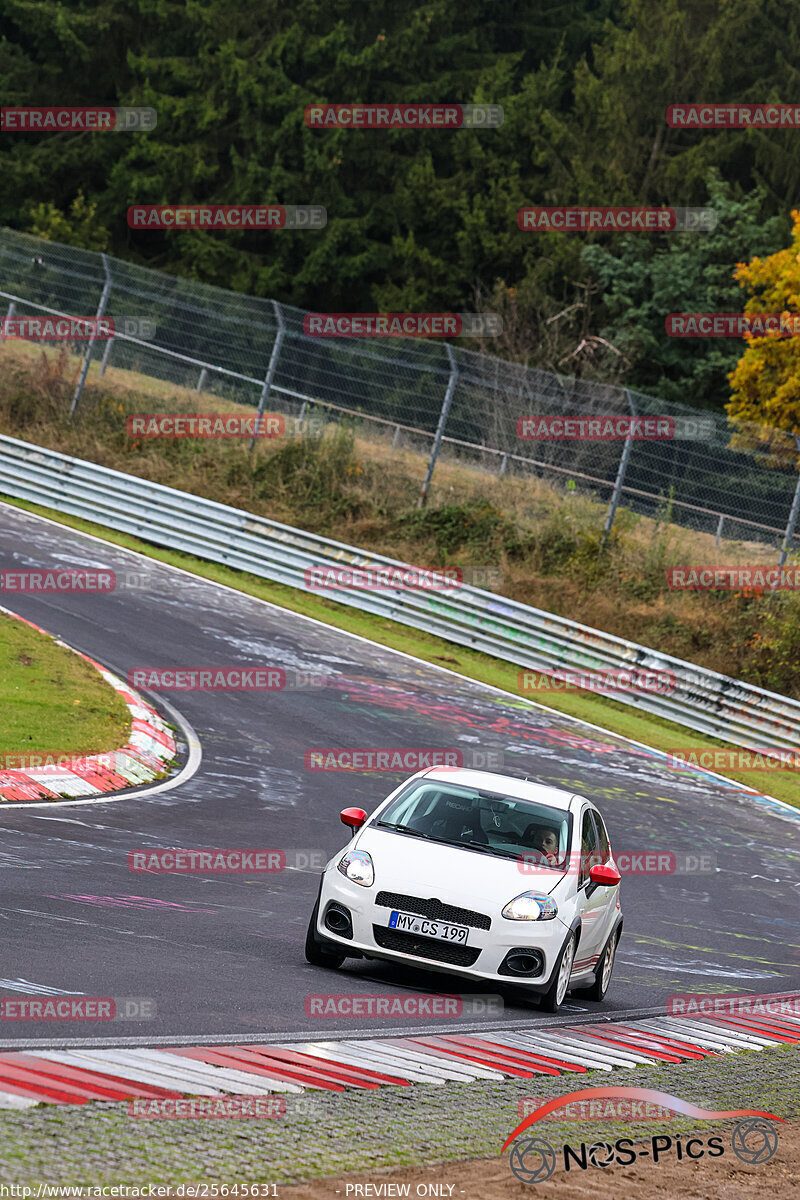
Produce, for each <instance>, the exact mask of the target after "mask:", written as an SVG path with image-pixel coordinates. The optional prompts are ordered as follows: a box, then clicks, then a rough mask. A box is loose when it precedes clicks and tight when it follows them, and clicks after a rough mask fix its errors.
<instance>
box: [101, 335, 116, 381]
mask: <svg viewBox="0 0 800 1200" xmlns="http://www.w3.org/2000/svg"><path fill="white" fill-rule="evenodd" d="M113 345H114V339H113V337H112V338H109V339H108V341H107V342H106V348H105V350H104V351H103V360H102V362H101V363H100V374H101V376H102V375H105V373H106V367H107V366H108V360H109V358H110V357H111V350H112V347H113Z"/></svg>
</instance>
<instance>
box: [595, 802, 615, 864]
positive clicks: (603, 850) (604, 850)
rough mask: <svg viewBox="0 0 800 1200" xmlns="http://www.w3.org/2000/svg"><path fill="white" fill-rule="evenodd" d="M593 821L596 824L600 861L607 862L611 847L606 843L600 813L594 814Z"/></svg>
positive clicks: (606, 837)
mask: <svg viewBox="0 0 800 1200" xmlns="http://www.w3.org/2000/svg"><path fill="white" fill-rule="evenodd" d="M594 823H595V825H596V826H597V852H598V854H599V855H601V856H602V857H601V858H600V862H601V863H607V862H608V860H609V858H610V857H611V847H610V846H609V844H608V834H607V833H606V827H605V825H604V824H603V818H602V817H601V816H600V813H597V812H596V813H595V814H594Z"/></svg>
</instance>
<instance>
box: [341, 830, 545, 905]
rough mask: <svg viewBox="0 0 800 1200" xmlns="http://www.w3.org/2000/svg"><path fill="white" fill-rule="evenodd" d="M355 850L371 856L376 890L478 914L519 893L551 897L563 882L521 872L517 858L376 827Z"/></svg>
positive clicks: (364, 834)
mask: <svg viewBox="0 0 800 1200" xmlns="http://www.w3.org/2000/svg"><path fill="white" fill-rule="evenodd" d="M353 849H358V850H366V851H367V853H368V854H371V855H372V860H373V863H374V865H375V887H376V889H377V890H378V891H387V892H404V893H406V894H407V895H412V896H419V897H421V898H422V899H425V900H427V899H429V898H431V897H434V896H435V897H436V898H437V899H438V900H441V901H443V902H444V903H447V904H459V905H461V906H462V907H464V908H473V909H477V910H479V911H486V906H487V905H491V906H492V907H497V906H498V905H499V906H500V907H501V908H502V907H503V905H505V904H507V903H508V901H509V900H512V899H513V898H514V896H518V895H519V894H520V892H528V891H535V892H539V893H541V894H542V895H545V896H547V895H549V894H550V893H551V892H553V891H554V890H555V889H556V888H557V887H558V884H559V883H560V882H561V880H562V879H564V873H563V872H562V873H558V874H557V873H556V872H555V871H553V872H550V871H547V870H538V871H536V872H535V873H533V874H532V873H528V872H524V871H522V870H521V869H520V868H521V866H522V864H521V863H518V862H517V861H516V860H515V859H510V858H509V859H506V858H498V857H495V856H494V855H491V854H483V853H481V852H480V851H479V850H468V849H464V848H463V847H460V846H445V845H443V844H442V843H441V842H426V841H425V840H424V839H423V838H416V837H412V836H409V835H408V834H402V833H393V832H392V831H391V830H388V829H377V828H376V827H375V826H368V827H367V828H366V829H364V830H362V832H361V834H360V836H359V838H358V840H357V842H356V843H355V845H354V846H353Z"/></svg>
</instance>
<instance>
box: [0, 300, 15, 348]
mask: <svg viewBox="0 0 800 1200" xmlns="http://www.w3.org/2000/svg"><path fill="white" fill-rule="evenodd" d="M16 311H17V306H16V304H15V303H14V301H13V300H12V301H11V303H10V304H9V306H8V312H7V313H6V321H10V320H11V318H12V317H13V316H14V313H15V312H16ZM5 340H6V327H5V324H4V325H3V333H2V336H0V342H4V341H5Z"/></svg>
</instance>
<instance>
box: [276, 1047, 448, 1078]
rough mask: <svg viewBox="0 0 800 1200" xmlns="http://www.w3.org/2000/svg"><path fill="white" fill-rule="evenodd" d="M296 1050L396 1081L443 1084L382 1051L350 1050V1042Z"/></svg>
mask: <svg viewBox="0 0 800 1200" xmlns="http://www.w3.org/2000/svg"><path fill="white" fill-rule="evenodd" d="M297 1049H298V1050H301V1051H302V1053H303V1054H312V1055H314V1057H315V1058H327V1059H331V1060H332V1061H334V1062H341V1063H349V1064H350V1066H355V1067H364V1068H365V1069H366V1070H367V1071H377V1072H379V1073H380V1074H383V1075H394V1076H395V1077H396V1078H398V1079H409V1080H416V1081H417V1083H444V1080H443V1079H442V1077H441V1075H432V1074H430V1072H426V1071H424V1070H420V1069H419V1068H417V1067H409V1065H408V1063H407V1062H403V1061H402V1060H401V1059H399V1058H397V1057H396V1056H394V1055H392V1054H386V1053H384V1052H383V1051H381V1052H380V1053H376V1052H374V1051H371V1050H364V1049H361V1048H355V1047H353V1048H352V1049H351V1043H350V1042H304V1043H302V1044H301V1045H300V1046H298V1047H297Z"/></svg>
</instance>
